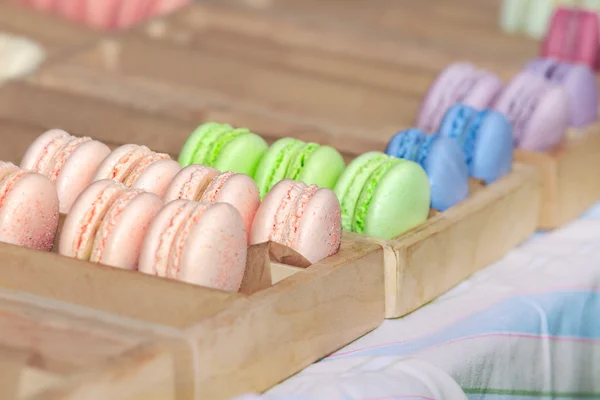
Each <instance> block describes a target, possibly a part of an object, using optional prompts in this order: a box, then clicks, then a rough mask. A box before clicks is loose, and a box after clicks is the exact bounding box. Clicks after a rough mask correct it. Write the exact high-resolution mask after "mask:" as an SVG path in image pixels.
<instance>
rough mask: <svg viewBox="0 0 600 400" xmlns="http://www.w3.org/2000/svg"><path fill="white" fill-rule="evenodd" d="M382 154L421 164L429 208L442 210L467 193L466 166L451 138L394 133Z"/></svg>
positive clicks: (413, 130) (461, 152)
mask: <svg viewBox="0 0 600 400" xmlns="http://www.w3.org/2000/svg"><path fill="white" fill-rule="evenodd" d="M385 153H386V154H387V155H390V156H392V157H397V158H403V159H405V160H410V161H414V162H416V163H417V164H419V165H420V166H421V167H423V169H424V170H425V172H426V173H427V178H428V179H429V186H430V187H431V208H433V209H436V210H439V211H445V210H447V209H448V208H450V207H452V206H454V205H456V204H458V203H459V202H461V201H463V200H464V199H466V198H467V196H468V195H469V169H468V167H467V163H466V159H465V155H464V153H463V150H462V148H461V147H460V146H459V144H458V143H457V142H456V141H455V140H452V139H450V138H447V137H443V136H440V135H438V134H432V135H426V134H425V132H423V131H421V130H419V129H409V130H406V131H402V132H399V133H397V134H395V135H394V136H393V137H392V138H391V139H390V141H389V142H388V145H387V147H386V149H385Z"/></svg>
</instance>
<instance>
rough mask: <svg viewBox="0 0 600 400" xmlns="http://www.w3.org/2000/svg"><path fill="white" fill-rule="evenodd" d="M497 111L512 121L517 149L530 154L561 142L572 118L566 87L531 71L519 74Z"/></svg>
mask: <svg viewBox="0 0 600 400" xmlns="http://www.w3.org/2000/svg"><path fill="white" fill-rule="evenodd" d="M493 108H494V109H495V110H496V111H498V112H500V113H502V114H504V115H505V116H506V117H507V118H508V119H509V120H510V121H511V123H512V125H513V136H514V139H515V145H516V147H519V148H521V149H524V150H530V151H544V150H548V149H550V148H552V147H554V146H556V145H557V144H558V143H560V142H561V140H562V139H563V137H564V136H565V133H566V131H567V128H568V127H569V125H570V123H571V119H572V118H571V108H570V103H569V97H568V94H567V92H566V91H565V90H564V89H563V87H561V86H559V85H557V84H555V83H552V82H549V81H547V80H545V79H544V77H541V76H539V75H536V74H534V73H533V72H530V71H523V72H521V73H519V74H518V75H517V76H516V77H515V78H514V79H513V80H512V81H511V82H510V83H509V84H508V85H507V87H506V88H505V90H504V91H503V92H502V94H501V95H500V96H499V97H498V99H497V101H496V103H495V104H494V107H493Z"/></svg>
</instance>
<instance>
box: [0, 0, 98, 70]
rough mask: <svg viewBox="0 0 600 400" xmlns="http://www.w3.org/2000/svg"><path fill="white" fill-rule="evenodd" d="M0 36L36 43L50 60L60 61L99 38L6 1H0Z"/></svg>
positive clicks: (85, 29)
mask: <svg viewBox="0 0 600 400" xmlns="http://www.w3.org/2000/svg"><path fill="white" fill-rule="evenodd" d="M0 32H4V33H10V34H13V35H19V36H24V37H26V38H29V39H31V40H33V41H35V42H37V43H39V44H40V45H41V46H42V47H43V48H44V50H45V51H46V53H47V56H48V57H49V58H50V59H51V60H56V59H60V58H61V57H64V56H66V55H67V54H70V53H72V52H73V51H75V50H79V49H81V48H82V47H83V46H87V45H90V44H91V43H92V42H94V41H95V40H97V39H98V38H99V34H98V33H96V32H94V31H92V30H90V29H87V28H84V27H81V26H79V25H76V24H74V23H71V22H69V21H65V20H62V19H60V18H57V17H54V16H52V15H50V14H45V13H41V12H36V11H34V10H32V9H29V8H26V7H23V6H20V5H18V4H15V3H14V2H12V1H6V0H4V1H0Z"/></svg>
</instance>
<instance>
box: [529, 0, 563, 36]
mask: <svg viewBox="0 0 600 400" xmlns="http://www.w3.org/2000/svg"><path fill="white" fill-rule="evenodd" d="M563 1H564V0H563ZM555 3H556V0H533V1H531V0H530V1H529V4H528V10H527V11H528V12H527V14H526V16H525V17H526V20H525V26H524V28H525V32H526V33H527V34H529V36H531V37H534V38H541V37H543V36H544V34H545V33H546V31H547V29H548V21H549V19H550V17H551V16H552V12H553V11H554V7H555V5H556V4H555Z"/></svg>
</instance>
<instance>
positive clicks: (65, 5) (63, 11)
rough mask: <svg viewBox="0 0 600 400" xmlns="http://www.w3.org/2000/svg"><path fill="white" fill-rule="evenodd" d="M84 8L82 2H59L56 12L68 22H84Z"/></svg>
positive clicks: (84, 4) (67, 0) (78, 0)
mask: <svg viewBox="0 0 600 400" xmlns="http://www.w3.org/2000/svg"><path fill="white" fill-rule="evenodd" d="M85 6H86V3H85V1H83V0H59V1H58V3H57V7H56V9H57V10H56V11H57V12H58V14H60V15H61V16H63V17H64V18H66V19H68V20H70V21H77V22H85V14H86V11H85Z"/></svg>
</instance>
